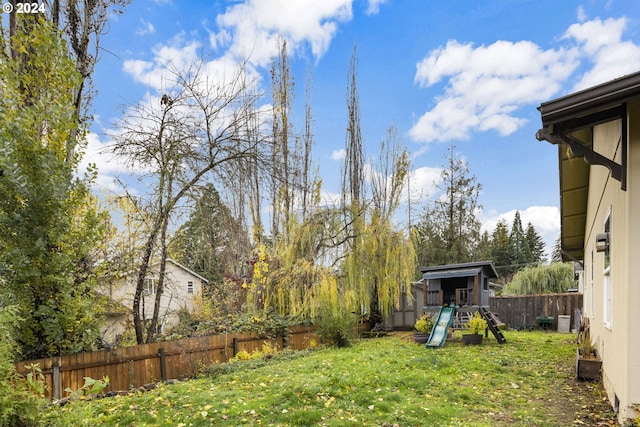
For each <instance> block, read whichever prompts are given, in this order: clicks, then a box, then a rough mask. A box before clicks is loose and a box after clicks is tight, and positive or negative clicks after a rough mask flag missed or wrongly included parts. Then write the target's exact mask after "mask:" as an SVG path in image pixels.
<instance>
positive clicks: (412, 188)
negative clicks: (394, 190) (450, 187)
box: [402, 166, 442, 203]
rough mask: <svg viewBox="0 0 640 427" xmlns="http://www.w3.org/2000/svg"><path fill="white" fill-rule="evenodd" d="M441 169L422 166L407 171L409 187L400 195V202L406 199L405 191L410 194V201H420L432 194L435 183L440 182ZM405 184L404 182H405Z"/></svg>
mask: <svg viewBox="0 0 640 427" xmlns="http://www.w3.org/2000/svg"><path fill="white" fill-rule="evenodd" d="M441 172H442V169H440V168H431V167H428V166H423V167H420V168H417V169H414V170H412V171H410V172H409V174H408V176H407V180H408V184H409V188H408V192H407V191H405V192H404V193H403V196H402V202H406V201H407V193H410V194H411V203H420V202H423V201H425V200H427V199H428V198H429V197H430V196H432V195H433V194H434V192H435V190H436V184H437V183H438V182H440V174H441ZM405 185H406V183H405Z"/></svg>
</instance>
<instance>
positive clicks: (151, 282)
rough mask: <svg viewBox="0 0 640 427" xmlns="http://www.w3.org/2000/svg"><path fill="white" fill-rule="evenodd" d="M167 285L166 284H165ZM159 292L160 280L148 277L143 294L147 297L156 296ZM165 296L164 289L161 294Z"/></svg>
mask: <svg viewBox="0 0 640 427" xmlns="http://www.w3.org/2000/svg"><path fill="white" fill-rule="evenodd" d="M165 283H166V282H165ZM157 290H158V279H156V278H155V277H147V278H146V279H144V288H143V291H142V293H143V294H145V295H155V294H156V291H157ZM161 293H162V294H164V289H163V290H162V292H161Z"/></svg>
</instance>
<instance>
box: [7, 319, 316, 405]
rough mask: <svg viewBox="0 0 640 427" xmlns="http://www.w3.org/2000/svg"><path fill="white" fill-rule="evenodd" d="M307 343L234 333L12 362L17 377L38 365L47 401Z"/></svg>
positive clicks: (311, 332)
mask: <svg viewBox="0 0 640 427" xmlns="http://www.w3.org/2000/svg"><path fill="white" fill-rule="evenodd" d="M312 340H315V341H318V337H317V335H316V333H315V328H313V327H310V326H303V325H298V326H293V327H290V328H289V333H288V334H287V335H286V336H284V337H283V336H281V337H278V338H267V337H264V336H259V335H258V334H256V333H239V334H226V335H212V336H205V337H196V338H185V339H181V340H174V341H164V342H157V343H152V344H143V345H138V346H134V347H122V348H118V349H115V350H105V351H94V352H89V353H78V354H72V355H67V356H59V357H50V358H46V359H38V360H29V361H24V362H18V363H16V368H17V370H18V372H19V373H20V374H22V375H25V374H26V373H27V369H25V366H26V365H30V364H35V363H37V364H39V366H40V368H41V369H42V372H43V374H44V377H45V381H46V384H47V393H48V396H47V397H49V398H50V399H52V400H57V399H60V398H62V397H65V396H66V395H67V394H66V393H65V392H64V390H65V389H66V388H71V389H72V390H77V389H79V388H80V387H82V385H83V384H84V377H91V378H94V379H102V378H103V377H104V376H109V385H108V387H107V388H106V389H105V390H104V391H105V392H108V391H119V390H131V389H134V388H138V387H141V386H143V385H145V384H150V383H155V382H158V381H166V380H167V379H184V378H189V377H194V376H195V375H196V374H198V372H199V371H200V370H201V369H202V368H203V367H205V366H209V365H211V364H214V363H224V362H228V361H229V359H230V358H232V357H233V356H234V355H236V354H237V353H238V352H239V351H241V350H246V351H248V352H250V353H251V352H253V351H254V350H259V349H262V345H263V344H264V343H267V342H268V343H270V344H271V345H273V346H275V347H277V348H278V349H282V348H284V347H286V348H291V349H295V350H303V349H306V348H308V347H309V346H310V343H311V341H312Z"/></svg>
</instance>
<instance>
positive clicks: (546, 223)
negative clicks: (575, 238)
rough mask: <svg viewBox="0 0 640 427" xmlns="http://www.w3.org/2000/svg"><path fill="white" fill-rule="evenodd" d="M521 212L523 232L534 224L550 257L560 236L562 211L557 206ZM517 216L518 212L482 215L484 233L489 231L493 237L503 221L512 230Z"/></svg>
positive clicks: (529, 208)
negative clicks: (497, 226) (502, 220)
mask: <svg viewBox="0 0 640 427" xmlns="http://www.w3.org/2000/svg"><path fill="white" fill-rule="evenodd" d="M519 212H520V219H521V220H522V228H523V230H525V231H526V227H527V224H528V223H531V224H533V227H534V228H535V229H536V231H537V232H538V233H539V234H540V236H541V237H542V240H543V241H544V243H545V245H546V248H545V250H546V252H547V257H548V256H549V253H550V252H551V251H552V250H553V244H554V242H555V241H556V239H557V238H558V236H559V235H560V209H559V208H558V207H557V206H530V207H528V208H526V209H524V210H520V211H519ZM515 215H516V210H511V211H508V212H504V213H497V212H489V213H481V214H480V219H481V222H482V231H483V232H484V231H488V232H489V235H491V234H492V233H493V231H494V230H495V228H496V224H498V221H500V220H501V219H504V220H505V221H506V222H507V225H508V226H509V229H511V225H512V224H513V219H514V218H515Z"/></svg>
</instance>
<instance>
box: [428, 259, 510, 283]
mask: <svg viewBox="0 0 640 427" xmlns="http://www.w3.org/2000/svg"><path fill="white" fill-rule="evenodd" d="M420 271H421V272H422V278H423V279H442V278H449V277H468V276H475V275H476V274H478V273H480V271H484V274H485V276H487V277H490V278H497V277H498V273H497V272H496V268H495V266H494V265H493V261H476V262H465V263H461V264H446V265H433V266H430V267H422V268H421V269H420Z"/></svg>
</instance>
